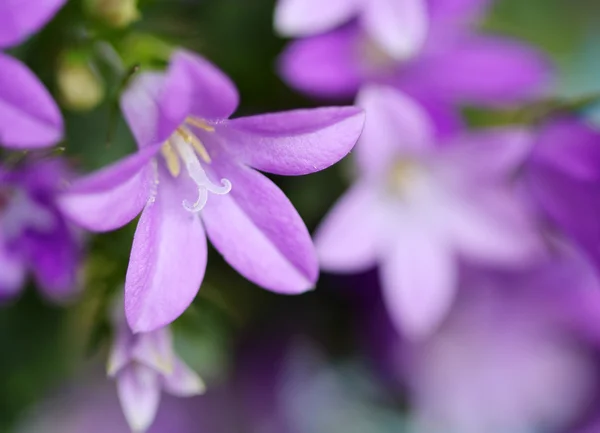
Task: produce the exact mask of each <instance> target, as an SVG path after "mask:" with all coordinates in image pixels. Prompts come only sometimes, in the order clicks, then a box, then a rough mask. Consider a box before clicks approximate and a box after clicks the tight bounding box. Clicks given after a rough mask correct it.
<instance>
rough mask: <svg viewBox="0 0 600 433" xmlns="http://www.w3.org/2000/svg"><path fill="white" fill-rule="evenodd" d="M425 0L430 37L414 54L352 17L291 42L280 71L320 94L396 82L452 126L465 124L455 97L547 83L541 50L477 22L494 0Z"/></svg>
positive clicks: (466, 100)
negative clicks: (393, 47) (483, 29)
mask: <svg viewBox="0 0 600 433" xmlns="http://www.w3.org/2000/svg"><path fill="white" fill-rule="evenodd" d="M372 3H374V4H375V3H377V2H376V1H373V2H372ZM384 3H385V2H384ZM424 3H425V4H426V8H427V10H428V15H429V27H428V32H427V40H426V42H425V44H424V46H423V47H422V49H421V50H419V52H418V53H416V54H415V55H414V56H413V57H412V58H409V59H400V60H398V59H395V58H394V57H393V56H390V55H389V54H388V53H386V52H385V51H383V50H382V49H381V48H380V47H379V46H378V45H377V44H375V43H374V42H373V41H372V39H371V37H370V36H369V34H366V33H365V31H364V29H363V28H361V26H360V25H358V24H357V23H349V24H347V25H345V26H342V27H340V28H338V29H335V30H333V31H331V32H328V33H324V34H320V35H317V36H311V37H307V38H303V39H299V40H297V41H294V42H292V43H291V44H290V45H289V46H288V47H287V49H286V50H285V51H284V53H283V54H282V56H281V58H280V63H279V70H280V73H281V75H282V76H283V78H284V79H285V81H286V82H287V83H288V84H289V85H290V86H292V87H294V88H295V89H297V90H299V91H301V92H304V93H307V94H309V95H312V96H316V97H321V98H336V99H339V98H346V99H349V98H352V97H353V96H354V95H355V94H356V92H357V91H358V89H359V88H360V86H361V85H363V84H365V83H374V82H375V83H380V84H387V85H392V86H395V87H397V88H398V89H400V90H402V91H404V92H406V93H408V94H410V95H411V96H413V97H415V98H417V99H418V100H419V101H420V102H421V103H422V104H424V105H425V106H426V107H427V108H428V109H430V110H431V111H432V113H440V114H442V115H443V116H442V119H441V120H440V122H443V123H444V124H445V128H447V129H455V128H456V127H457V125H458V124H460V119H459V118H458V117H457V114H456V113H455V111H454V110H452V107H453V106H456V105H457V104H475V105H486V106H487V105H491V106H498V105H507V104H518V103H522V102H525V101H529V100H533V99H535V98H537V97H539V96H541V94H542V93H543V92H544V91H545V90H547V87H548V86H549V84H550V82H549V81H550V78H551V75H552V74H551V67H550V64H549V61H548V59H546V57H545V56H544V55H543V54H542V53H541V52H540V51H539V50H537V49H536V48H534V47H532V46H529V45H527V44H526V43H523V42H519V41H517V40H514V39H511V38H508V37H503V36H495V35H485V34H480V33H479V32H477V31H476V29H475V28H474V25H475V24H476V23H477V22H478V21H479V19H480V18H481V16H482V15H483V13H484V12H485V11H486V9H487V6H488V4H489V3H490V1H489V0H464V1H463V0H427V1H425V0H424ZM317 7H322V5H318V6H317Z"/></svg>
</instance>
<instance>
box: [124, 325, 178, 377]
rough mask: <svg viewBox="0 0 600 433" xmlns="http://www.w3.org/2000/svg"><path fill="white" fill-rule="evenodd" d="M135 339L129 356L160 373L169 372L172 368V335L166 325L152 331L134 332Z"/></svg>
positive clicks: (173, 355) (173, 356) (173, 357)
mask: <svg viewBox="0 0 600 433" xmlns="http://www.w3.org/2000/svg"><path fill="white" fill-rule="evenodd" d="M136 338H137V341H136V342H135V344H134V346H133V347H132V348H131V357H132V358H133V359H134V360H136V361H137V362H139V363H141V364H144V365H146V366H148V367H151V368H152V369H154V371H157V372H160V373H162V374H170V373H171V372H172V371H173V368H174V362H175V353H174V351H173V337H172V335H171V331H170V330H169V328H168V327H164V328H160V329H157V330H156V331H152V332H141V333H139V334H136Z"/></svg>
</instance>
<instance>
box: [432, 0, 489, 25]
mask: <svg viewBox="0 0 600 433" xmlns="http://www.w3.org/2000/svg"><path fill="white" fill-rule="evenodd" d="M427 3H428V5H429V15H430V17H431V22H432V25H431V27H438V26H439V25H441V24H459V25H468V24H471V23H474V22H475V21H477V20H478V19H480V18H482V16H483V14H484V13H485V12H486V11H487V9H488V7H489V6H490V4H491V3H492V1H491V0H428V2H427Z"/></svg>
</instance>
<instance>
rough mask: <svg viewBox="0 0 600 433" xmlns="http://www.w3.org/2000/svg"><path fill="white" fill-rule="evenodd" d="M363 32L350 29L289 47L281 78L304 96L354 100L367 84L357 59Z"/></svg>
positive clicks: (282, 59)
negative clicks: (361, 88)
mask: <svg viewBox="0 0 600 433" xmlns="http://www.w3.org/2000/svg"><path fill="white" fill-rule="evenodd" d="M358 37H359V29H358V28H357V27H356V26H346V27H343V28H341V29H339V30H334V31H333V32H329V33H325V34H323V35H318V36H313V37H309V38H306V39H299V40H296V41H293V42H291V43H290V44H288V46H287V47H286V49H285V50H284V52H283V53H282V54H281V56H280V58H279V60H278V70H279V74H280V75H281V76H282V78H283V79H284V80H285V81H286V83H287V84H288V85H289V86H290V87H293V88H294V89H297V90H299V91H301V92H303V93H307V94H309V95H313V96H317V97H325V98H346V99H349V98H352V97H353V96H354V95H355V94H356V92H357V91H358V88H359V87H360V85H361V83H362V81H363V72H362V71H361V65H360V60H359V59H358V58H357V56H356V45H357V42H358Z"/></svg>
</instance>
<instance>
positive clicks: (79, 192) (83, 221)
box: [58, 145, 160, 232]
mask: <svg viewBox="0 0 600 433" xmlns="http://www.w3.org/2000/svg"><path fill="white" fill-rule="evenodd" d="M159 148H160V147H159V145H158V146H150V147H147V148H145V149H142V150H140V151H139V152H137V153H135V154H133V155H130V156H128V157H126V158H124V159H122V160H121V161H119V162H117V163H115V164H113V165H111V166H109V167H106V168H104V169H102V170H100V171H98V172H97V173H94V174H91V175H89V176H86V177H83V178H81V179H79V180H77V181H75V182H74V183H73V184H72V186H71V188H69V189H68V190H67V191H66V192H65V193H64V194H62V195H61V196H60V197H59V198H58V205H59V207H60V208H61V210H62V211H63V212H64V214H65V215H67V216H68V217H69V218H70V219H71V220H73V221H74V222H75V223H77V224H78V225H80V226H81V227H84V228H86V229H88V230H92V231H100V232H102V231H110V230H115V229H117V228H119V227H121V226H123V225H125V224H127V223H128V222H130V221H131V220H133V219H134V218H135V217H136V215H138V214H139V213H140V211H141V210H142V208H143V207H144V205H145V204H146V202H147V201H148V200H149V198H150V197H151V195H152V188H153V180H154V179H155V177H156V174H155V173H154V170H153V167H152V166H151V165H150V164H149V162H150V160H151V159H152V157H153V156H154V155H155V154H156V152H158V150H159Z"/></svg>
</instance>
